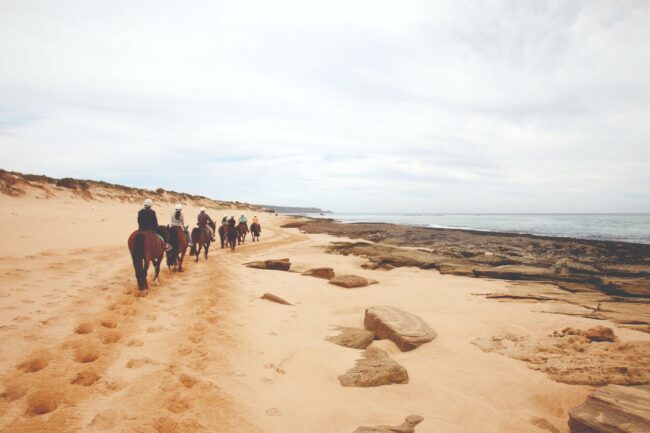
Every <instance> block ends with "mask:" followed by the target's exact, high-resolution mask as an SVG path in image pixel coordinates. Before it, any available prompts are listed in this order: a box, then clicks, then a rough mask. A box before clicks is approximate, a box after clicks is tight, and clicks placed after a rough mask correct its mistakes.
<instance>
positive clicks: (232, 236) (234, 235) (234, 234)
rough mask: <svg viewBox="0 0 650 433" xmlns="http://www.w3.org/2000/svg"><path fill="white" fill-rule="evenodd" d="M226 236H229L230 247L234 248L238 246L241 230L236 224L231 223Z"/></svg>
mask: <svg viewBox="0 0 650 433" xmlns="http://www.w3.org/2000/svg"><path fill="white" fill-rule="evenodd" d="M226 237H227V238H228V244H229V245H230V249H232V250H234V249H235V246H237V239H238V238H239V230H237V227H235V226H234V225H229V226H228V228H227V230H226Z"/></svg>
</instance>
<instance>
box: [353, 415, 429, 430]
mask: <svg viewBox="0 0 650 433" xmlns="http://www.w3.org/2000/svg"><path fill="white" fill-rule="evenodd" d="M422 421H424V418H422V417H421V416H419V415H409V416H407V417H406V419H405V420H404V422H403V423H402V424H400V425H398V426H394V427H391V426H386V425H378V426H375V427H364V426H362V427H359V428H357V429H356V430H355V431H354V432H353V433H414V432H415V426H416V425H418V424H420V423H421V422H422Z"/></svg>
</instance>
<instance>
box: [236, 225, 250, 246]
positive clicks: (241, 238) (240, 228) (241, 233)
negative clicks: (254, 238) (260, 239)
mask: <svg viewBox="0 0 650 433" xmlns="http://www.w3.org/2000/svg"><path fill="white" fill-rule="evenodd" d="M247 234H248V224H247V223H239V224H238V225H237V241H238V242H239V245H241V244H243V243H244V242H245V241H246V235H247Z"/></svg>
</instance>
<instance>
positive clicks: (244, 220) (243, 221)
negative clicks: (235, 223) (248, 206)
mask: <svg viewBox="0 0 650 433" xmlns="http://www.w3.org/2000/svg"><path fill="white" fill-rule="evenodd" d="M239 224H244V225H246V227H248V218H246V216H244V214H242V215H241V216H240V217H239Z"/></svg>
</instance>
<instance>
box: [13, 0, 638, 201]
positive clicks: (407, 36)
mask: <svg viewBox="0 0 650 433" xmlns="http://www.w3.org/2000/svg"><path fill="white" fill-rule="evenodd" d="M0 12H1V13H0V149H2V155H3V158H2V159H3V165H4V166H5V168H8V169H15V170H21V171H26V172H36V173H46V174H50V175H53V176H79V177H88V178H101V179H104V180H109V181H115V182H122V183H128V184H134V185H138V186H145V187H158V186H162V187H165V188H169V189H175V190H187V191H189V192H194V193H199V194H205V195H209V196H213V197H215V198H223V199H233V200H240V201H252V202H264V203H277V204H283V205H317V206H322V207H326V208H331V209H335V210H339V211H369V210H374V211H416V212H425V211H430V212H453V211H459V212H462V211H467V212H508V211H510V212H527V211H531V212H532V211H535V212H544V211H546V212H554V211H566V212H576V211H582V212H597V211H601V212H612V211H650V200H649V197H648V194H647V193H645V185H647V184H649V183H650V182H649V181H650V174H649V173H650V170H649V168H650V167H649V166H650V145H649V143H650V126H648V125H649V120H650V86H649V85H648V84H650V83H648V80H649V79H648V77H649V76H650V57H648V56H647V53H648V52H650V27H649V26H647V25H646V23H647V22H648V21H649V19H650V3H648V2H645V1H638V2H634V1H630V2H625V3H621V4H616V5H613V4H612V3H611V2H605V1H575V2H563V1H552V2H512V1H504V2H457V1H447V2H445V1H443V2H428V1H414V2H407V3H402V4H399V5H398V4H396V3H394V2H383V1H359V2H352V3H351V2H343V1H331V2H327V3H321V4H313V3H305V2H298V1H284V2H273V3H269V2H263V1H257V2H246V3H245V4H238V3H232V2H207V1H206V2H200V1H199V2H192V3H191V4H180V3H177V2H171V1H158V2H149V1H141V2H137V3H133V2H126V1H120V0H118V1H114V2H110V3H103V4H98V3H91V2H83V1H72V0H68V1H61V2H56V4H54V3H52V2H47V1H34V0H25V1H21V2H7V1H5V2H0Z"/></svg>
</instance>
